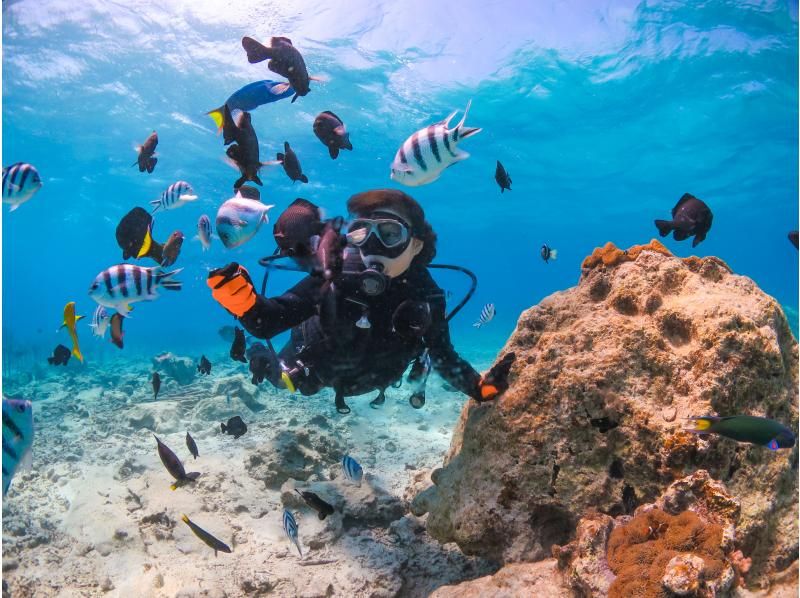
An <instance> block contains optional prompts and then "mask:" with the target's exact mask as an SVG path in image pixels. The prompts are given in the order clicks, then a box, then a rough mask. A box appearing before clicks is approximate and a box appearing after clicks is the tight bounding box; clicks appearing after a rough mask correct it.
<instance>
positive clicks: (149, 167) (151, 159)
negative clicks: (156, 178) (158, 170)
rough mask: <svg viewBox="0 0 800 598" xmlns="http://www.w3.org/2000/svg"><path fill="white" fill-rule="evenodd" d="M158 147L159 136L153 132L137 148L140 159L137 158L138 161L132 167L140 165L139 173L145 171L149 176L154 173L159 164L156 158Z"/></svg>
mask: <svg viewBox="0 0 800 598" xmlns="http://www.w3.org/2000/svg"><path fill="white" fill-rule="evenodd" d="M157 145H158V134H157V133H156V132H155V131H153V132H152V133H150V136H149V137H148V138H147V139H145V141H144V143H143V144H142V145H137V146H136V151H137V152H138V153H139V157H138V158H136V161H135V162H134V163H133V164H131V166H136V165H137V164H138V165H139V172H144V171H145V170H146V171H147V172H148V174H149V173H151V172H153V169H154V168H155V167H156V162H158V158H156V157H155V155H156V146H157Z"/></svg>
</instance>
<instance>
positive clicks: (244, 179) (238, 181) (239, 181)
mask: <svg viewBox="0 0 800 598" xmlns="http://www.w3.org/2000/svg"><path fill="white" fill-rule="evenodd" d="M246 182H247V177H246V176H244V175H242V176H240V177H239V178H238V179H236V182H235V183H234V184H233V188H234V189H238V188H239V187H241V186H242V185H244V184H245V183H246Z"/></svg>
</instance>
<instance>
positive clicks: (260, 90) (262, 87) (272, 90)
mask: <svg viewBox="0 0 800 598" xmlns="http://www.w3.org/2000/svg"><path fill="white" fill-rule="evenodd" d="M293 95H294V89H292V86H291V85H289V84H288V83H286V82H283V83H282V82H280V81H270V80H264V81H255V82H253V83H248V84H247V85H245V86H244V87H242V88H241V89H239V90H238V91H234V92H233V93H232V94H231V97H229V98H228V99H227V100H225V104H223V105H222V106H220V107H219V108H215V109H214V110H211V111H210V112H208V115H209V116H210V117H211V118H213V119H214V123H215V124H216V125H217V127H218V130H219V131H221V130H222V129H223V126H224V125H225V106H226V105H227V106H228V110H230V111H231V112H233V111H234V110H243V111H248V112H249V111H250V110H255V109H256V108H258V107H259V106H263V105H264V104H270V103H272V102H277V101H278V100H282V99H284V98H289V97H291V96H293Z"/></svg>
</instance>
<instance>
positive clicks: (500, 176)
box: [494, 160, 511, 193]
mask: <svg viewBox="0 0 800 598" xmlns="http://www.w3.org/2000/svg"><path fill="white" fill-rule="evenodd" d="M494 180H495V181H497V184H498V185H500V193H502V192H503V191H505V190H506V189H508V190H509V191H511V177H510V176H508V173H507V172H506V169H505V168H503V165H502V164H500V160H498V161H497V168H496V169H495V171H494Z"/></svg>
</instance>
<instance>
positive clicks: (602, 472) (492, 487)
mask: <svg viewBox="0 0 800 598" xmlns="http://www.w3.org/2000/svg"><path fill="white" fill-rule="evenodd" d="M654 293H657V295H658V298H657V299H653V297H654ZM648 298H651V299H648ZM634 307H635V309H634ZM510 351H514V352H515V353H516V356H517V359H516V362H515V365H514V366H513V367H512V370H511V375H510V387H509V389H508V390H507V391H506V392H505V393H504V395H503V396H502V397H501V398H500V399H499V400H498V401H496V402H494V403H490V404H481V405H478V404H477V403H475V402H474V401H471V402H468V403H467V404H465V406H464V408H463V410H462V413H461V417H460V419H459V421H458V423H457V426H456V429H455V430H454V433H453V440H452V443H451V447H450V450H449V452H448V454H447V456H446V458H445V462H444V465H443V467H442V468H440V469H437V470H435V471H434V472H433V475H432V481H433V485H432V486H430V487H428V488H426V489H424V490H422V491H421V492H420V493H419V494H418V495H417V496H416V497H415V499H414V500H413V503H412V511H413V512H414V514H415V515H418V516H420V515H422V514H424V513H428V514H429V516H428V520H427V528H428V531H429V533H430V534H431V535H433V536H434V537H435V538H437V539H438V540H439V541H440V542H443V543H446V542H456V543H457V544H458V545H459V547H460V548H461V549H462V550H463V551H464V552H465V553H467V554H472V555H480V556H483V557H485V558H489V559H493V560H496V561H498V562H501V563H509V562H519V561H533V560H538V559H542V558H545V557H547V556H550V554H551V549H552V546H553V545H555V544H558V545H564V544H566V543H567V542H569V540H570V539H572V538H573V537H574V535H575V531H576V526H577V524H578V522H579V521H580V519H581V518H582V517H583V516H584V515H585V514H586V513H587V512H589V510H590V509H595V510H596V511H598V512H601V513H604V514H606V515H609V516H611V517H617V516H620V515H630V514H632V513H633V512H634V511H635V510H636V508H637V506H639V505H640V504H642V503H646V502H652V501H654V500H655V499H656V498H657V497H658V496H660V495H661V493H662V492H663V491H664V490H665V489H666V488H667V487H668V486H669V485H670V484H671V483H672V482H673V481H675V480H678V479H680V478H683V477H684V476H686V475H687V474H690V473H692V472H695V471H697V470H699V469H704V470H707V471H708V474H709V477H710V479H715V480H720V481H722V482H723V483H724V484H725V487H727V488H728V490H729V492H730V494H731V495H732V496H735V497H736V498H737V499H738V504H739V505H740V507H736V506H735V505H734V504H733V503H727V502H726V503H725V504H726V505H727V506H728V507H729V508H730V509H732V512H731V515H733V511H737V510H738V511H740V516H739V520H738V525H737V528H736V529H737V536H736V539H735V541H736V548H738V549H740V550H742V552H743V553H744V555H745V556H746V557H748V558H752V568H751V570H750V573H749V577H748V580H747V581H748V584H757V583H759V582H760V581H761V580H762V579H764V578H765V576H768V575H770V574H771V573H772V572H776V571H780V570H783V569H785V568H786V567H788V566H789V565H790V564H791V563H792V562H793V561H794V560H795V559H796V558H797V551H798V544H797V536H798V513H797V472H796V469H793V463H794V464H795V466H796V463H797V450H798V449H797V447H795V448H794V449H792V450H783V451H770V450H768V449H765V448H764V447H759V446H753V445H749V444H744V443H737V442H735V441H733V440H730V439H727V438H722V437H719V436H716V435H706V436H699V435H695V434H690V433H687V432H685V431H683V429H682V428H683V427H684V426H686V418H687V417H690V416H698V415H707V414H720V415H731V414H750V415H759V416H766V417H770V418H773V419H776V420H779V421H781V422H782V423H784V424H785V425H787V426H789V427H790V428H792V429H795V430H796V429H797V421H798V415H797V402H798V401H797V399H798V391H797V388H798V350H797V342H796V340H795V339H794V337H793V335H792V333H791V331H790V329H789V326H788V324H787V321H786V317H785V316H784V313H783V310H782V309H781V307H780V305H779V303H778V302H777V301H776V300H775V299H773V298H772V297H770V296H768V295H766V294H765V293H763V292H762V291H761V290H759V288H758V287H757V286H756V284H755V283H754V282H753V281H752V280H750V279H748V278H746V277H743V276H737V275H735V274H733V273H731V272H730V269H729V268H728V267H727V266H725V265H724V263H723V262H721V261H720V260H717V259H716V258H692V259H688V260H682V259H680V258H677V257H675V256H672V255H671V254H670V253H669V252H668V251H667V250H666V249H664V248H663V246H662V245H661V244H660V243H658V242H653V243H650V244H649V245H645V246H639V247H634V248H631V249H630V250H628V251H627V252H623V251H621V250H618V249H617V248H615V247H613V246H606V248H604V249H603V250H598V251H596V252H595V253H594V254H593V255H592V256H590V257H589V258H587V260H586V261H585V263H584V271H583V274H582V276H581V279H580V281H579V284H578V285H577V286H576V287H574V288H571V289H568V290H566V291H561V292H558V293H556V294H554V295H551V296H550V297H547V298H545V299H544V300H542V301H541V303H540V304H539V305H537V306H535V307H532V308H531V309H528V310H527V311H525V312H524V313H523V314H522V315H521V317H520V319H519V321H518V323H517V327H516V330H515V331H514V333H513V335H512V336H511V338H510V339H509V341H508V343H507V344H506V346H505V347H504V349H503V350H502V351H501V352H500V354H499V357H502V356H503V355H505V354H506V353H507V352H510ZM665 408H669V409H668V410H665ZM662 414H667V416H666V417H665V416H662ZM673 414H674V415H673ZM687 483H689V482H687ZM693 483H699V482H691V483H689V484H690V485H691V484H693ZM701 486H702V484H701ZM668 506H669V505H667V504H665V507H664V508H667V507H668ZM726 508H727V507H726ZM720 525H721V526H722V528H723V529H724V528H726V527H727V526H726V524H724V523H721V524H720ZM774 530H780V533H775V532H774ZM672 556H674V555H672ZM670 558H672V557H671V556H670ZM668 560H669V559H667V561H665V562H664V565H666V563H667V562H668ZM662 576H663V571H661V572H660V573H659V576H658V579H659V580H660V579H661V577H662Z"/></svg>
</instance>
